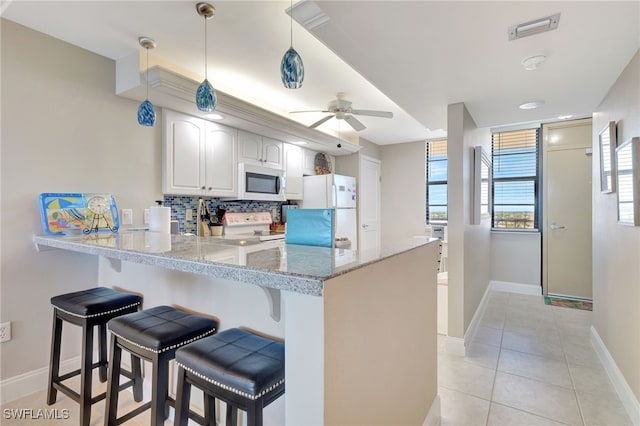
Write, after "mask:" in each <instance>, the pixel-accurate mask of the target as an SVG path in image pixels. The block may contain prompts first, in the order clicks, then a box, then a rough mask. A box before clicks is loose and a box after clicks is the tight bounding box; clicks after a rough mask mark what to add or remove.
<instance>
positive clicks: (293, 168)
mask: <svg viewBox="0 0 640 426" xmlns="http://www.w3.org/2000/svg"><path fill="white" fill-rule="evenodd" d="M302 163H303V153H302V148H300V147H299V146H296V145H291V144H284V170H285V172H286V179H287V186H286V188H285V190H286V196H287V200H302V195H303V192H302V189H303V186H304V184H303V179H302V176H303V173H302Z"/></svg>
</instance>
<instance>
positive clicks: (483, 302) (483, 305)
mask: <svg viewBox="0 0 640 426" xmlns="http://www.w3.org/2000/svg"><path fill="white" fill-rule="evenodd" d="M490 290H491V282H490V283H489V285H488V286H487V288H486V289H485V290H484V294H483V295H482V299H480V303H478V307H477V308H476V311H475V313H474V314H473V318H471V322H470V323H469V327H468V328H467V331H466V332H465V333H464V345H465V347H467V346H469V344H470V343H471V341H472V340H473V338H474V337H475V335H476V332H477V331H478V326H479V324H480V318H482V315H484V311H485V310H486V309H487V300H488V298H489V291H490Z"/></svg>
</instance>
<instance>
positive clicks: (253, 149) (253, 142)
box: [238, 130, 284, 170]
mask: <svg viewBox="0 0 640 426" xmlns="http://www.w3.org/2000/svg"><path fill="white" fill-rule="evenodd" d="M283 145H284V144H283V142H280V141H278V140H275V139H271V138H268V137H266V136H261V135H257V134H255V133H251V132H246V131H244V130H238V161H239V162H240V163H248V164H257V165H260V166H266V167H271V168H273V169H278V170H282V166H283V157H284V155H283V150H284V147H283Z"/></svg>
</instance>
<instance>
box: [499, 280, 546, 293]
mask: <svg viewBox="0 0 640 426" xmlns="http://www.w3.org/2000/svg"><path fill="white" fill-rule="evenodd" d="M489 288H490V289H491V290H495V291H506V292H509V293H519V294H529V295H531V296H541V295H542V287H540V286H539V285H535V284H520V283H511V282H508V281H491V283H489Z"/></svg>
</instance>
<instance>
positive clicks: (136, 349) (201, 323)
mask: <svg viewBox="0 0 640 426" xmlns="http://www.w3.org/2000/svg"><path fill="white" fill-rule="evenodd" d="M217 326H218V324H217V322H216V321H215V320H213V319H210V318H205V317H202V316H198V315H192V314H188V313H186V312H183V311H180V310H178V309H176V308H173V307H171V306H156V307H154V308H151V309H145V310H143V311H140V312H135V313H132V314H128V315H123V316H121V317H118V318H114V319H112V320H111V321H109V323H108V324H107V327H108V328H109V331H110V332H111V348H110V352H109V365H110V370H109V379H108V382H107V404H106V408H105V424H106V425H109V426H112V425H119V424H122V423H124V422H126V421H127V420H129V419H131V418H133V417H134V416H136V415H138V414H140V413H142V412H143V411H145V410H147V409H149V408H151V425H154V426H155V425H162V424H164V420H165V419H166V418H167V417H168V414H169V405H175V401H174V400H173V398H170V397H169V392H168V391H169V361H171V360H172V359H173V358H174V356H175V352H176V350H177V349H178V348H180V347H181V346H184V345H186V344H187V343H191V342H194V341H196V340H198V339H201V338H203V337H205V336H208V335H210V334H213V333H215V332H216V328H217ZM123 349H124V350H126V351H128V352H129V353H130V354H131V355H132V356H136V357H139V358H142V359H145V360H147V361H150V362H151V369H152V384H151V389H152V395H151V401H150V402H148V403H146V404H144V405H142V406H140V407H138V408H136V409H134V410H132V411H130V412H129V413H127V414H125V415H124V416H122V417H120V418H118V417H117V415H118V393H119V390H120V389H119V384H118V381H119V376H120V360H121V357H122V350H123ZM206 406H207V407H209V408H210V407H211V406H213V400H212V401H210V402H208V403H207V404H206ZM198 420H201V419H198Z"/></svg>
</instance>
